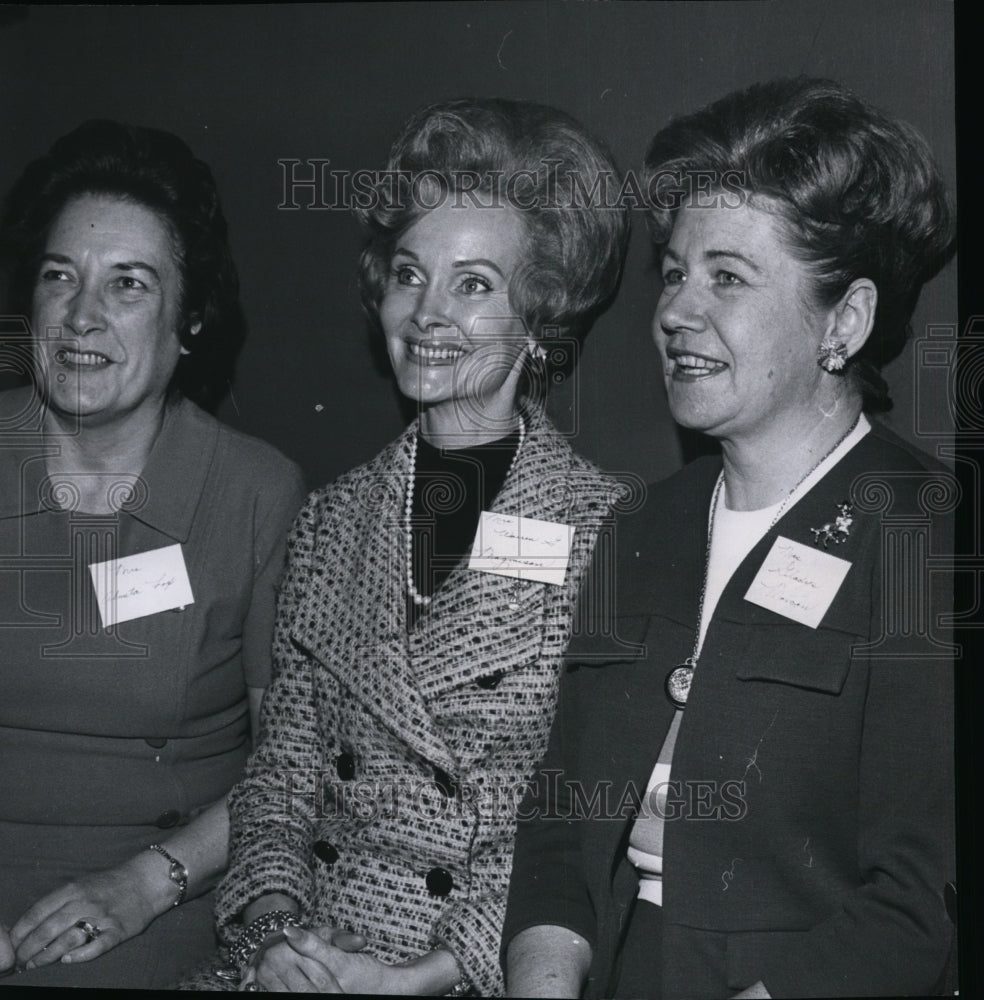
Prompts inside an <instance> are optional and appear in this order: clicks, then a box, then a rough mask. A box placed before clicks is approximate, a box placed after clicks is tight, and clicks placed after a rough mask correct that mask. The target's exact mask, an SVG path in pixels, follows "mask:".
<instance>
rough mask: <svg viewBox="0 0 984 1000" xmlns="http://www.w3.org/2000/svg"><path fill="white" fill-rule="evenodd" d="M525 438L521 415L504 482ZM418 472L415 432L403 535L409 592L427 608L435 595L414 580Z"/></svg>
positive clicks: (412, 443)
mask: <svg viewBox="0 0 984 1000" xmlns="http://www.w3.org/2000/svg"><path fill="white" fill-rule="evenodd" d="M418 433H419V430H418ZM525 439H526V423H525V421H524V420H523V418H522V417H520V418H519V442H518V444H517V445H516V451H515V452H513V457H512V461H511V462H510V463H509V468H508V469H507V470H506V478H505V479H504V480H503V483H505V482H506V481H507V480H508V479H509V477H510V476H511V475H512V472H513V469H514V468H515V467H516V459H517V458H519V453H520V451H521V450H522V447H523V441H524V440H525ZM416 472H417V434H414V436H413V437H412V438H411V439H410V474H409V476H408V477H407V498H406V503H405V504H404V507H403V537H404V544H405V546H406V555H407V559H406V563H407V593H408V594H409V595H410V597H411V599H412V600H413V603H414V604H416V605H417V607H418V608H426V607H429V606H430V603H431V600H433V596H432V595H430V594H422V593H421V592H420V591H419V590H417V586H416V584H415V583H414V582H413V490H414V478H415V476H416Z"/></svg>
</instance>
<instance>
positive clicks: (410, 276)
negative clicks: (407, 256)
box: [391, 264, 420, 285]
mask: <svg viewBox="0 0 984 1000" xmlns="http://www.w3.org/2000/svg"><path fill="white" fill-rule="evenodd" d="M391 274H392V276H393V278H394V280H395V281H396V283H397V284H398V285H419V284H420V277H419V275H418V274H417V272H416V271H414V269H413V268H412V267H409V266H408V265H407V264H399V265H397V266H396V267H394V268H393V270H392V271H391Z"/></svg>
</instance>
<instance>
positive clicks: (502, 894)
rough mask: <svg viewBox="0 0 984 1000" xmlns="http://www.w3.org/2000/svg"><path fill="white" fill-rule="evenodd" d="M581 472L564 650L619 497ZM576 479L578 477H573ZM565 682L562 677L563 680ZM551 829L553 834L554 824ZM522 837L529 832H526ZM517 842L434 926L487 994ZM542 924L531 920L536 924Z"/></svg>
mask: <svg viewBox="0 0 984 1000" xmlns="http://www.w3.org/2000/svg"><path fill="white" fill-rule="evenodd" d="M579 475H580V483H579V486H578V488H577V489H576V490H573V491H572V495H574V496H577V497H578V498H579V501H580V509H579V512H578V514H577V515H576V517H577V523H579V524H580V525H581V528H580V531H579V534H576V535H575V541H574V548H573V550H572V553H571V576H570V584H569V587H568V589H567V593H566V594H565V596H564V600H563V603H564V608H565V610H564V612H563V620H564V623H565V624H564V628H563V639H562V642H561V647H560V648H561V651H563V648H565V647H566V646H567V643H568V641H569V640H570V631H571V620H572V617H573V616H572V609H573V606H574V604H575V603H576V602H577V600H578V592H579V591H580V590H581V588H582V585H583V584H585V582H586V581H587V580H588V579H590V578H591V571H590V570H589V566H591V565H592V555H593V553H594V552H595V551H596V547H597V541H598V538H599V531H600V529H601V527H602V525H603V524H604V523H605V520H606V518H608V517H609V516H610V511H611V506H612V503H613V497H614V496H615V491H614V484H613V483H612V482H611V481H610V480H608V479H606V478H605V477H603V476H601V475H599V474H598V473H597V472H596V471H595V470H593V469H592V468H590V467H588V466H586V465H585V467H584V468H583V469H582V470H581V471H580V472H579ZM573 478H574V477H572V479H573ZM574 481H575V482H577V481H578V480H576V479H574ZM568 520H573V518H568ZM560 669H562V667H561V668H560ZM562 685H563V681H561V686H562ZM552 714H553V713H552ZM551 722H552V720H551V719H549V718H548V719H547V720H546V721H545V726H548V725H550V724H551ZM574 731H575V730H571V729H569V728H567V727H566V726H564V725H563V724H560V727H559V728H558V726H557V724H556V723H554V724H553V726H552V728H551V729H550V732H551V734H552V735H551V736H550V741H549V743H548V748H549V749H548V750H547V757H546V760H547V762H548V763H547V764H546V765H545V766H548V767H554V766H555V764H553V763H550V762H551V761H553V760H555V759H558V758H559V755H560V754H561V753H562V752H563V745H562V744H563V739H562V735H563V734H564V733H565V732H574ZM555 744H556V745H555ZM541 747H542V744H541ZM538 753H539V751H538ZM531 770H532V768H531ZM527 777H529V775H527ZM538 784H539V782H538V781H537V776H536V775H535V774H534V776H533V780H531V781H530V782H529V790H528V791H527V793H526V794H525V795H524V798H523V801H522V805H520V804H519V803H515V804H513V803H514V800H513V799H510V808H515V809H517V814H518V818H519V830H520V831H521V833H522V831H524V830H525V828H526V827H527V826H528V825H529V824H528V822H527V821H525V820H524V816H528V815H532V811H533V810H535V809H536V808H537V806H536V804H535V803H536V802H538V798H537V793H536V792H534V788H536V787H537V786H538ZM542 794H544V795H546V796H550V795H551V794H552V788H547V787H545V788H544V789H542ZM567 825H570V824H567ZM548 830H550V831H551V832H552V830H551V828H548ZM523 835H524V836H525V834H523ZM516 844H517V841H516V839H515V838H514V836H512V835H510V836H508V837H505V838H503V839H502V840H501V841H500V843H499V845H498V846H497V849H496V850H495V851H493V852H490V853H489V855H488V856H480V857H478V858H476V859H475V860H474V862H473V874H474V876H475V879H476V882H477V883H478V884H479V885H480V886H482V891H481V893H480V895H478V896H476V897H474V898H472V899H470V900H468V901H467V902H466V903H464V904H460V905H457V906H453V907H450V908H449V909H448V910H447V911H446V912H445V914H444V915H443V916H442V917H441V919H440V921H438V923H437V925H436V927H435V932H434V938H435V943H439V944H442V945H444V946H445V947H447V948H448V949H450V951H451V952H452V953H453V954H454V955H455V956H456V958H457V960H458V962H459V965H460V966H461V968H462V973H463V974H464V976H465V978H466V980H467V981H468V982H469V983H471V984H472V986H473V987H474V988H475V989H476V990H477V991H478V992H479V994H480V995H482V996H493V995H500V994H501V993H502V992H503V990H504V980H503V975H502V967H501V964H500V961H499V954H500V946H501V944H502V941H503V923H504V921H505V920H506V903H507V897H508V893H509V891H510V889H509V886H510V871H512V872H513V873H514V874H513V882H512V884H513V885H516V884H517V882H516V878H517V876H516V874H515V871H516V868H515V866H516V864H517V861H518V858H517V856H516V854H515V848H516ZM548 853H549V854H550V856H551V859H552V860H555V858H554V856H553V853H552V851H548ZM520 864H521V866H523V870H524V871H525V870H526V868H527V867H528V864H527V863H526V862H520ZM523 881H524V875H523V873H522V872H521V873H520V874H519V883H522V882H523ZM569 884H571V882H570V880H569V879H567V878H566V877H561V879H560V881H559V883H558V885H559V886H560V887H563V886H565V885H569ZM539 922H540V921H537V920H534V921H532V923H539ZM528 925H529V924H527V926H528ZM518 929H519V930H521V929H522V928H518ZM503 953H504V952H503Z"/></svg>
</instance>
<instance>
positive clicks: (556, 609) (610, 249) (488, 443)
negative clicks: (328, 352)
mask: <svg viewBox="0 0 984 1000" xmlns="http://www.w3.org/2000/svg"><path fill="white" fill-rule="evenodd" d="M550 171H553V174H552V176H551V175H550V174H549V172H550ZM603 175H610V176H615V167H614V166H613V164H612V162H611V160H610V158H609V156H608V154H607V153H606V152H605V150H604V149H603V148H602V147H600V146H599V145H598V144H597V143H596V142H594V141H593V140H591V139H590V138H589V137H588V136H587V135H585V133H584V132H583V130H582V129H581V128H580V126H579V125H577V124H576V123H575V122H574V121H572V120H571V119H570V118H568V117H567V116H566V115H564V114H562V113H561V112H559V111H556V110H554V109H552V108H548V107H543V106H541V105H537V104H531V103H524V102H514V101H505V100H494V99H488V100H462V101H452V102H449V103H445V104H441V105H436V106H433V107H429V108H427V109H425V110H423V111H422V112H420V113H419V114H417V115H416V116H415V117H413V118H412V119H411V120H410V122H409V123H408V124H407V126H406V127H405V129H404V131H403V133H402V134H401V136H400V137H399V138H398V139H397V141H396V143H395V144H394V146H393V149H392V152H391V155H390V159H389V163H388V165H387V169H386V171H384V172H383V173H381V174H380V175H379V187H378V188H377V189H376V192H375V194H376V196H375V197H374V198H373V204H372V205H370V206H369V207H367V208H366V209H365V211H364V213H363V217H364V219H365V221H366V223H367V225H368V227H369V230H370V240H369V244H368V247H367V249H366V251H365V253H364V254H363V257H362V279H363V294H364V299H365V301H366V305H367V308H368V310H369V313H370V315H371V316H372V318H373V319H375V320H376V323H377V325H378V326H379V327H380V328H381V332H382V335H383V337H384V339H385V342H386V347H387V350H388V353H389V358H390V361H391V363H392V366H393V371H394V374H395V376H396V381H397V385H398V386H399V388H400V390H401V392H403V393H404V394H405V395H406V396H407V397H409V398H410V399H412V400H414V401H415V402H416V403H417V405H418V407H419V417H418V419H417V420H415V421H414V422H413V423H412V425H411V426H410V427H409V428H408V429H407V430H406V431H405V432H404V433H403V434H402V435H401V436H400V437H399V438H398V439H397V440H396V441H395V442H393V443H392V444H391V445H389V446H388V447H387V448H385V449H384V450H383V451H382V452H381V453H380V454H379V455H378V456H377V457H376V458H375V459H373V460H372V461H371V462H369V463H368V464H367V465H364V466H362V467H361V468H358V469H356V470H355V471H353V472H351V473H349V474H347V475H345V476H343V477H342V478H341V479H340V480H338V481H337V482H336V483H335V484H334V485H332V486H330V487H327V488H326V489H323V490H319V491H318V492H316V493H314V494H313V495H312V496H311V498H310V500H309V502H308V504H307V506H306V507H305V508H304V510H303V511H302V513H301V515H300V517H299V519H298V521H297V523H296V524H295V527H294V530H293V532H292V534H291V537H290V540H289V543H288V546H289V548H288V552H289V555H288V572H287V576H286V581H285V586H284V589H283V593H282V595H281V599H280V606H279V612H278V625H277V629H276V637H275V644H274V651H275V652H274V656H275V661H276V664H277V670H276V679H275V681H274V683H273V685H272V686H271V688H270V691H269V693H268V695H267V698H266V701H265V702H264V708H263V716H262V727H263V728H262V737H261V741H260V744H259V745H258V747H257V749H256V751H255V753H254V755H253V756H252V758H251V760H250V763H249V765H248V768H247V776H246V778H245V780H244V781H243V782H242V783H241V784H240V785H239V786H237V788H236V790H235V791H234V793H233V795H232V797H231V799H230V806H231V810H232V831H231V858H232V861H231V866H230V870H229V873H228V875H227V876H226V878H225V880H224V881H223V883H222V885H221V886H220V888H219V891H218V899H217V912H218V925H219V932H220V935H221V936H222V937H223V938H224V940H225V941H226V942H228V943H229V944H231V945H232V948H231V961H230V963H229V965H230V968H229V969H228V971H226V970H220V974H225V975H227V976H228V977H229V980H230V981H238V980H239V979H240V978H241V979H242V982H243V984H244V985H245V987H246V988H249V989H257V988H263V989H271V990H336V991H337V990H339V989H341V990H343V991H345V992H352V993H401V994H425V995H433V994H442V993H447V992H450V991H457V992H458V993H464V992H467V991H474V992H477V993H479V994H482V995H492V994H496V993H499V992H501V990H502V977H501V972H500V971H499V967H498V957H497V956H498V946H499V933H500V928H501V925H502V915H503V910H504V906H505V893H506V887H507V883H508V879H509V869H510V866H511V861H512V842H513V835H514V832H515V822H516V821H515V816H516V802H517V799H518V795H519V794H520V792H521V789H522V788H523V785H524V782H525V781H526V780H527V779H528V777H529V775H530V774H531V773H532V770H533V768H534V766H535V764H536V762H537V760H538V759H539V758H540V756H541V755H542V754H543V751H544V749H545V747H546V739H547V733H548V731H549V728H550V721H551V718H552V716H553V711H554V705H555V698H556V691H557V682H558V675H559V671H560V664H561V654H562V652H563V649H564V647H565V645H566V643H567V639H568V636H569V634H570V630H571V612H572V605H573V599H574V596H575V595H576V593H577V590H578V587H579V585H580V582H581V579H582V576H583V573H584V570H585V567H586V566H587V564H588V561H589V557H590V555H591V552H592V549H593V547H594V544H595V540H596V537H597V535H598V532H599V530H600V528H601V526H602V524H603V522H604V520H605V519H606V517H608V515H609V513H610V511H611V508H612V504H613V502H614V499H615V484H614V482H613V481H612V480H610V479H608V478H607V477H604V476H602V475H601V474H600V473H599V472H598V471H597V470H595V469H594V467H593V466H591V465H590V464H589V463H588V462H586V461H585V460H583V459H581V458H579V457H578V456H577V455H575V454H574V453H573V452H572V451H571V449H570V447H569V445H568V444H567V442H566V441H565V440H564V439H563V437H562V436H561V435H560V434H559V433H558V431H557V430H556V429H555V428H554V427H553V426H552V425H551V424H550V422H549V421H548V420H547V418H546V417H545V416H544V413H543V406H542V404H543V393H544V389H545V386H546V383H547V376H546V364H547V363H550V362H551V361H552V360H553V357H554V355H561V356H562V360H563V361H565V362H566V361H567V360H568V359H569V355H570V354H573V353H574V352H575V351H576V346H577V344H578V342H579V338H580V337H582V336H583V335H584V334H585V333H586V332H587V329H588V327H589V326H590V325H591V322H592V320H593V319H594V318H595V316H596V315H598V313H599V312H600V311H601V310H602V309H603V308H604V306H605V305H606V304H607V303H608V302H609V301H610V300H611V298H612V296H613V294H614V292H615V290H616V287H617V284H618V280H619V276H620V272H621V265H622V261H623V258H624V253H625V248H626V242H627V237H628V220H627V217H626V213H625V212H624V211H622V210H618V209H612V208H610V207H607V206H605V205H602V204H600V203H596V204H587V203H585V204H580V203H579V201H578V193H577V187H576V186H577V184H578V183H582V182H583V183H584V184H585V185H586V189H587V190H589V191H590V189H591V188H592V186H593V181H594V179H595V178H598V177H600V176H603ZM582 200H584V199H582ZM564 348H566V350H562V349H564ZM299 925H304V927H306V928H307V929H302V927H301V926H299ZM340 931H347V932H354V933H355V934H357V935H359V936H361V940H360V939H354V938H351V937H349V938H347V939H343V938H340V936H339V932H340ZM353 943H354V944H359V943H364V944H365V948H364V949H363V950H361V951H354V952H349V951H346V950H343V948H342V947H341V945H342V944H345V945H346V946H351V945H352V944H353ZM219 982H221V980H220V979H215V978H212V979H208V980H199V981H197V982H196V983H195V985H198V986H200V987H215V986H216V985H218V984H219Z"/></svg>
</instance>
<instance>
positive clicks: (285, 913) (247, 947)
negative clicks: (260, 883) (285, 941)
mask: <svg viewBox="0 0 984 1000" xmlns="http://www.w3.org/2000/svg"><path fill="white" fill-rule="evenodd" d="M300 924H301V921H300V919H299V918H298V916H297V913H296V911H294V910H267V911H266V912H265V913H262V914H260V916H258V917H255V918H254V919H253V920H251V921H250V922H249V923H248V924H246V926H245V927H243V929H242V931H241V932H240V934H239V937H238V938H236V940H235V942H234V943H233V945H232V947H231V948H230V949H229V958H230V960H231V962H232V964H233V966H234V967H235V968H238V969H239V973H240V975H243V974H244V973H245V971H246V968H247V966H249V965H250V963H251V962H252V960H253V958H254V956H255V955H256V954H257V953H258V952H259V951H260V950H261V949H263V948H264V946H265V945H266V943H267V942H268V941H269V940H270V939H271V938H272V937H274V936H276V935H282V934H283V931H284V928H285V927H299V926H300Z"/></svg>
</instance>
